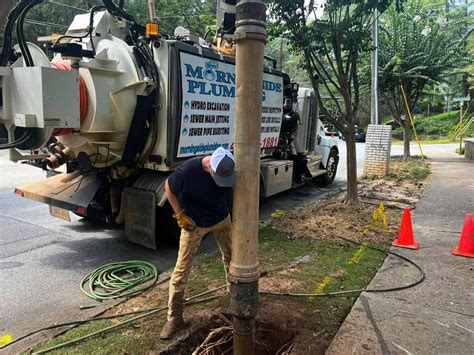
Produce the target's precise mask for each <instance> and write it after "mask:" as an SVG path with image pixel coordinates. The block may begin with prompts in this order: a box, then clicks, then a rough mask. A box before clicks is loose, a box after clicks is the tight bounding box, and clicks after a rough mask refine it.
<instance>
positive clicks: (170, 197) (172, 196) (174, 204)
mask: <svg viewBox="0 0 474 355" xmlns="http://www.w3.org/2000/svg"><path fill="white" fill-rule="evenodd" d="M165 191H166V197H167V198H168V201H169V203H170V205H171V207H172V208H173V211H174V214H175V215H177V214H178V213H179V212H181V206H180V205H179V200H178V197H176V195H175V194H174V193H173V191H171V188H170V185H169V184H168V179H166V181H165Z"/></svg>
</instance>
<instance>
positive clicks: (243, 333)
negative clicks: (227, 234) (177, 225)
mask: <svg viewBox="0 0 474 355" xmlns="http://www.w3.org/2000/svg"><path fill="white" fill-rule="evenodd" d="M265 11H266V8H265V4H264V2H263V0H240V1H239V2H238V3H237V7H236V18H235V34H234V39H235V41H236V60H235V62H236V85H235V87H236V100H235V126H234V154H235V161H236V184H235V188H234V197H233V213H232V259H231V261H230V270H229V280H230V282H231V284H230V297H231V300H230V310H231V313H232V315H233V326H234V335H233V350H234V354H237V355H244V354H245V355H252V354H254V352H255V317H256V315H257V310H258V278H259V275H260V272H259V264H258V255H257V245H258V215H259V196H260V194H259V190H260V188H259V185H260V130H261V112H262V90H263V89H262V83H263V55H264V50H265V44H266V39H267V34H266V24H265V22H266V17H265Z"/></svg>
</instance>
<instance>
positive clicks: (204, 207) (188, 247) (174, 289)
mask: <svg viewBox="0 0 474 355" xmlns="http://www.w3.org/2000/svg"><path fill="white" fill-rule="evenodd" d="M234 169H235V161H234V156H233V155H232V153H231V152H229V151H228V150H226V149H224V148H222V147H221V148H218V149H217V150H215V151H214V153H212V155H211V156H206V157H196V158H192V159H190V160H188V161H187V162H185V163H184V164H182V165H181V166H179V167H178V169H176V170H175V171H174V172H173V174H171V176H170V177H169V178H168V179H167V180H166V182H165V189H166V196H167V198H168V201H169V202H170V204H171V207H172V208H173V210H174V215H173V217H174V218H175V219H176V222H177V223H178V226H179V227H180V228H181V236H180V239H179V252H178V260H177V261H176V266H175V268H174V271H173V274H172V275H171V280H170V284H169V301H168V321H167V322H166V324H165V326H164V327H163V330H162V331H161V335H160V337H161V338H162V339H169V338H171V337H172V336H173V335H174V334H175V333H176V332H177V331H178V330H180V329H181V328H182V327H183V326H184V320H183V303H184V291H185V289H186V283H187V280H188V276H189V273H190V272H191V267H192V263H193V257H194V254H196V251H197V249H198V247H199V244H200V243H201V240H202V238H203V237H204V236H205V235H206V234H207V233H213V234H214V236H215V238H216V241H217V244H218V245H219V249H220V250H221V253H222V260H223V262H224V268H225V271H226V276H227V273H228V271H229V262H230V253H231V241H230V233H231V221H230V208H231V207H230V200H231V194H232V186H233V185H234V182H235V175H234Z"/></svg>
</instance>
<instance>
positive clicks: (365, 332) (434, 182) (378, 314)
mask: <svg viewBox="0 0 474 355" xmlns="http://www.w3.org/2000/svg"><path fill="white" fill-rule="evenodd" d="M430 158H432V160H433V174H432V176H431V182H430V183H429V185H428V187H427V188H426V190H425V192H424V193H423V195H422V197H421V199H420V201H419V202H418V204H417V206H416V209H415V210H414V211H413V213H412V216H413V227H414V233H415V239H416V240H417V241H418V242H420V245H421V247H420V249H419V250H408V249H401V248H392V250H393V251H394V252H396V253H399V254H401V255H404V256H407V257H409V258H410V259H412V260H413V261H415V262H416V263H417V264H419V265H420V266H421V267H422V268H423V270H424V271H425V273H426V280H425V281H424V282H423V283H421V284H420V285H418V286H416V287H413V288H410V289H407V290H403V291H398V292H390V293H367V292H364V293H362V294H361V295H360V297H359V298H358V300H357V302H356V303H355V304H354V307H353V308H352V310H351V312H350V313H349V315H348V316H347V318H346V320H345V321H344V323H343V325H342V327H341V328H340V329H339V331H338V333H337V334H336V337H335V338H334V340H333V342H332V344H331V345H330V347H329V349H328V350H327V353H326V354H474V259H471V258H464V257H459V256H454V255H452V254H451V249H452V248H453V247H455V246H457V243H458V241H459V237H460V233H461V230H462V227H463V223H464V218H465V216H466V213H467V212H470V213H474V163H472V162H468V161H466V160H465V159H464V158H460V157H457V156H456V155H454V154H439V155H437V156H433V155H432V154H430ZM417 277H418V273H417V270H416V269H415V268H414V267H413V266H411V265H409V264H408V263H405V262H404V261H402V260H400V259H399V258H396V257H392V256H390V257H388V258H387V259H386V260H385V262H384V264H383V266H382V267H381V268H380V270H379V271H378V273H377V274H376V276H375V278H374V279H373V280H372V282H371V284H370V286H369V287H370V288H380V287H394V286H398V285H404V284H408V283H410V282H411V281H414V280H416V278H417Z"/></svg>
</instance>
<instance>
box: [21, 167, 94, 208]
mask: <svg viewBox="0 0 474 355" xmlns="http://www.w3.org/2000/svg"><path fill="white" fill-rule="evenodd" d="M99 186H100V181H99V180H98V179H97V176H96V175H95V174H90V175H81V173H80V172H78V171H76V172H74V173H70V174H65V173H64V174H59V175H54V176H50V177H48V178H46V179H42V180H38V181H35V182H32V183H29V184H27V185H23V186H20V187H17V188H16V189H15V194H16V195H18V196H21V197H25V198H28V199H30V200H33V201H38V202H43V203H46V204H48V205H51V206H55V207H59V208H63V209H65V210H69V211H75V212H81V214H84V211H85V210H86V209H87V206H89V204H90V203H91V201H92V199H93V198H94V196H95V194H96V192H97V190H98V189H99Z"/></svg>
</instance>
